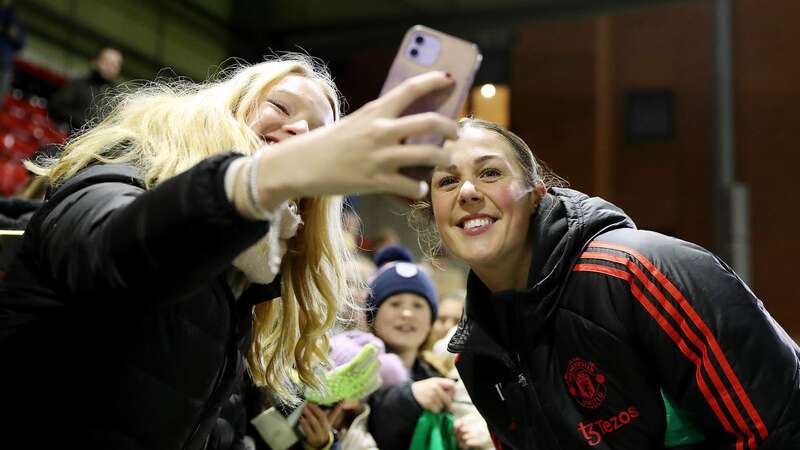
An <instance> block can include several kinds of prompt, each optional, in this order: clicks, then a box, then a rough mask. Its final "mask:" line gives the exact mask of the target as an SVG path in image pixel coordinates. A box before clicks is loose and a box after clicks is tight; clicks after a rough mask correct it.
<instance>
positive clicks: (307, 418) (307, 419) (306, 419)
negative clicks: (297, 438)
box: [300, 403, 322, 435]
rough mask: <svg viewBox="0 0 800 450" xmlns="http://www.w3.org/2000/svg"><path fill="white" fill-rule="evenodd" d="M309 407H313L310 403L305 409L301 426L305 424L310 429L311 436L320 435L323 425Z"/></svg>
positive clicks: (301, 418) (301, 417)
mask: <svg viewBox="0 0 800 450" xmlns="http://www.w3.org/2000/svg"><path fill="white" fill-rule="evenodd" d="M309 406H311V404H310V403H309V404H308V405H306V407H305V408H304V409H303V412H302V414H301V416H300V420H301V424H305V425H306V426H307V427H308V431H309V432H310V434H313V435H316V434H318V433H319V430H320V429H321V428H322V425H321V424H320V423H319V420H317V418H316V417H315V416H314V414H313V413H311V412H310V411H309ZM304 432H305V430H304Z"/></svg>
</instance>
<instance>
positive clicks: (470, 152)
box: [425, 120, 800, 450]
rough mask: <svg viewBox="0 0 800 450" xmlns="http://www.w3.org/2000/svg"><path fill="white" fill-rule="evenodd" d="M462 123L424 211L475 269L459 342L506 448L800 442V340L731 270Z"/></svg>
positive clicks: (473, 384) (510, 137)
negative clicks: (558, 182) (565, 185)
mask: <svg viewBox="0 0 800 450" xmlns="http://www.w3.org/2000/svg"><path fill="white" fill-rule="evenodd" d="M459 128H460V130H459V135H460V138H459V139H458V140H455V141H450V142H448V143H447V144H446V148H449V149H450V150H451V152H452V162H451V165H450V166H448V167H442V168H437V169H436V171H435V172H434V174H433V178H432V180H431V195H430V204H428V207H427V209H425V211H427V212H428V213H429V214H430V215H429V217H430V218H431V219H432V220H433V221H434V222H435V227H436V230H437V231H438V235H439V236H440V237H441V240H442V242H443V243H444V245H445V247H446V248H447V250H448V251H449V252H450V253H451V254H453V255H455V256H456V257H458V258H460V259H462V260H463V261H464V262H465V263H467V265H469V267H470V269H471V270H470V274H469V280H468V286H467V304H466V311H465V317H464V318H463V319H462V321H461V323H460V324H459V328H458V330H457V332H456V334H455V336H454V337H453V339H452V340H451V341H450V345H449V349H450V350H451V351H453V352H455V353H459V354H460V356H459V360H458V362H457V364H456V367H457V368H458V372H459V374H460V375H461V377H462V379H463V380H464V382H465V384H466V385H467V388H468V391H469V394H470V396H471V397H472V400H473V401H474V402H475V404H476V406H477V407H478V409H479V410H480V411H481V413H482V415H483V416H484V417H485V418H486V419H487V421H488V423H489V426H490V428H491V429H492V430H493V432H494V433H495V436H496V438H497V442H496V446H497V447H498V448H516V449H534V448H536V449H541V448H547V449H551V450H556V449H585V448H598V449H623V448H625V449H645V448H647V449H655V448H663V447H665V446H668V447H673V446H686V447H682V448H704V449H731V450H733V449H737V450H742V449H755V448H762V449H788V448H800V421H798V417H800V385H799V384H798V380H799V379H800V349H798V348H797V346H796V345H795V344H794V343H792V341H791V340H790V339H789V337H788V336H787V335H786V333H785V332H784V331H783V330H782V329H781V327H780V326H779V325H778V324H777V323H776V322H775V321H774V320H773V319H772V318H771V317H770V316H769V314H768V313H767V312H766V311H765V310H764V308H763V305H762V304H761V302H760V301H759V300H758V299H757V298H756V297H755V296H754V295H753V293H752V292H751V291H750V290H749V289H748V287H747V286H746V285H745V284H744V283H743V282H742V281H741V280H740V279H739V278H738V277H737V276H736V275H735V274H734V273H733V272H732V271H731V269H730V268H729V267H728V266H726V265H725V264H724V263H723V262H722V261H720V260H719V259H718V258H716V257H715V256H714V255H712V254H710V253H709V252H707V251H706V250H704V249H702V248H700V247H698V246H696V245H693V244H690V243H688V242H684V241H680V240H678V239H674V238H670V237H667V236H663V235H660V234H658V233H653V232H648V231H641V230H637V229H636V228H635V226H634V224H633V222H632V221H631V220H630V219H629V218H628V217H627V216H626V215H625V214H624V213H623V212H622V211H621V210H620V209H619V208H617V207H615V206H614V205H612V204H610V203H608V202H606V201H604V200H602V199H600V198H590V197H587V196H586V195H584V194H582V193H580V192H577V191H574V190H570V189H562V188H556V187H550V186H548V184H549V182H548V180H549V179H555V178H553V177H552V176H550V175H548V174H546V173H545V172H544V171H543V169H542V167H541V165H540V164H539V162H537V160H536V159H535V157H534V156H533V154H532V153H531V150H530V149H529V148H528V146H527V145H526V144H525V143H524V142H523V141H522V140H521V139H519V138H518V137H517V136H516V135H514V134H512V133H511V132H509V131H507V130H505V129H502V128H500V127H499V126H497V125H494V124H491V123H487V122H482V121H478V120H465V121H462V122H461V123H460V125H459ZM764 355H768V357H767V358H764V357H763V356H764Z"/></svg>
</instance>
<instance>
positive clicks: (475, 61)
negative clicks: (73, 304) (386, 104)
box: [381, 25, 482, 179]
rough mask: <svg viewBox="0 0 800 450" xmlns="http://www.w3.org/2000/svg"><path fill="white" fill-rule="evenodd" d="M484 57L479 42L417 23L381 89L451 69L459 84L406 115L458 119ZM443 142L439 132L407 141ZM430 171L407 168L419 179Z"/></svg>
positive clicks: (416, 105) (416, 104) (420, 102)
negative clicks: (431, 112) (432, 112)
mask: <svg viewBox="0 0 800 450" xmlns="http://www.w3.org/2000/svg"><path fill="white" fill-rule="evenodd" d="M481 59H482V56H481V54H480V51H479V50H478V46H477V45H476V44H474V43H472V42H469V41H465V40H463V39H460V38H457V37H455V36H451V35H449V34H446V33H442V32H441V31H437V30H434V29H431V28H428V27H425V26H422V25H415V26H413V27H411V28H410V29H409V30H408V32H406V34H405V36H404V37H403V41H402V44H401V45H400V49H399V50H398V52H397V56H395V59H394V62H393V63H392V67H391V68H390V69H389V75H388V76H387V77H386V82H385V83H384V85H383V89H381V95H383V94H385V93H386V92H388V91H389V90H391V89H392V88H394V87H395V86H397V85H399V84H400V83H402V82H403V81H404V80H406V79H408V78H410V77H413V76H415V75H419V74H421V73H425V72H431V71H435V70H439V71H443V72H447V73H449V74H450V75H451V76H452V77H453V79H454V80H455V85H454V86H453V87H452V88H451V89H448V90H447V91H442V92H435V93H433V94H431V95H427V96H425V97H423V98H421V99H420V100H418V101H416V102H414V104H412V105H411V106H410V107H409V108H408V109H407V110H406V111H404V112H403V114H402V115H408V114H417V113H422V112H429V111H436V112H439V113H441V114H443V115H445V116H447V117H450V118H453V119H454V118H456V115H457V114H458V112H459V110H460V109H461V105H462V104H463V103H464V100H465V99H466V97H467V94H469V91H470V89H471V88H472V83H473V81H474V79H475V73H476V72H477V71H478V68H479V67H480V64H481ZM443 142H444V137H442V136H441V135H435V134H427V135H417V136H412V137H410V138H409V139H407V140H406V143H408V144H433V145H442V143H443ZM430 171H431V168H430V167H424V168H423V167H416V168H408V169H405V170H403V172H404V173H406V174H407V175H409V176H412V177H414V178H417V179H428V178H429V177H430Z"/></svg>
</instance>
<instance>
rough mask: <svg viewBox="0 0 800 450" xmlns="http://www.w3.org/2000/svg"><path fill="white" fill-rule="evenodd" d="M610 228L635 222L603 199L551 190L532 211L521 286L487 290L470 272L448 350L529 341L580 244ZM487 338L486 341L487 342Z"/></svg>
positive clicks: (554, 301)
mask: <svg viewBox="0 0 800 450" xmlns="http://www.w3.org/2000/svg"><path fill="white" fill-rule="evenodd" d="M615 228H635V225H634V224H633V222H632V221H631V220H630V218H628V217H627V216H626V215H625V213H624V212H623V211H622V210H620V209H619V208H617V207H616V206H614V205H612V204H611V203H608V202H606V201H605V200H602V199H600V198H597V197H593V198H590V197H588V196H586V195H585V194H583V193H581V192H578V191H574V190H572V189H562V188H551V189H550V190H549V191H548V193H547V194H545V196H544V197H543V198H542V201H541V202H540V204H539V206H538V208H537V209H536V211H535V212H534V215H533V217H532V218H531V223H530V228H529V230H528V233H529V235H530V236H531V238H532V239H531V242H533V244H532V245H533V247H534V248H533V258H532V261H531V266H530V269H529V271H528V282H527V287H526V288H525V289H519V290H506V291H500V292H491V291H489V289H488V288H487V287H486V285H485V284H484V283H483V282H482V281H481V280H480V279H479V278H478V276H477V275H476V274H475V273H474V272H471V271H470V273H469V276H468V279H467V302H466V307H465V313H464V314H463V316H462V319H461V322H460V323H459V327H458V330H457V331H456V333H455V334H454V336H453V338H452V339H451V341H450V344H449V345H448V349H449V350H450V351H452V352H454V353H458V352H462V351H475V350H476V349H479V350H487V351H497V348H496V347H497V346H502V347H505V348H507V349H510V350H514V348H513V347H514V346H515V343H522V342H524V343H525V345H526V346H527V345H530V343H532V342H534V339H535V338H536V336H537V334H538V333H539V332H540V331H542V330H543V329H545V327H546V326H547V325H548V324H549V322H550V320H551V318H552V316H553V312H554V311H555V310H556V309H557V307H558V305H559V302H560V297H561V292H562V290H563V287H564V286H565V284H566V280H567V278H568V277H569V275H570V272H571V269H572V266H573V265H574V262H575V260H576V259H577V257H578V256H579V255H580V253H581V252H582V251H583V248H584V247H585V246H586V245H587V244H588V243H589V242H590V241H591V240H592V239H594V237H595V236H597V235H599V234H601V233H603V232H606V231H608V230H611V229H615ZM498 318H501V320H502V323H500V322H499V321H498ZM502 318H505V319H504V320H503V319H502ZM487 338H488V339H489V340H490V341H491V342H490V343H488V344H487V343H486V342H485V340H486V339H487ZM484 347H486V348H484Z"/></svg>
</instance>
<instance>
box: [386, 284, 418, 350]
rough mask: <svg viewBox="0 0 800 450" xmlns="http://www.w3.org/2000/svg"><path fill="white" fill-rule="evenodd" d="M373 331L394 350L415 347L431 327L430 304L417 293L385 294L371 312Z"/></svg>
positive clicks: (414, 348)
mask: <svg viewBox="0 0 800 450" xmlns="http://www.w3.org/2000/svg"><path fill="white" fill-rule="evenodd" d="M374 327H375V335H376V336H378V337H379V338H381V339H382V340H383V342H385V343H386V346H387V347H389V348H391V349H393V350H395V351H403V350H409V349H413V350H415V351H416V350H419V348H420V347H421V346H422V344H423V343H424V342H425V339H426V338H427V337H428V333H429V332H430V330H431V308H430V306H428V302H427V301H426V300H425V299H424V298H422V297H420V296H419V295H417V294H412V293H410V292H405V293H402V294H395V295H393V296H391V297H389V298H387V299H386V300H385V301H384V302H383V303H382V304H381V306H380V308H378V312H377V314H375V324H374Z"/></svg>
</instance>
